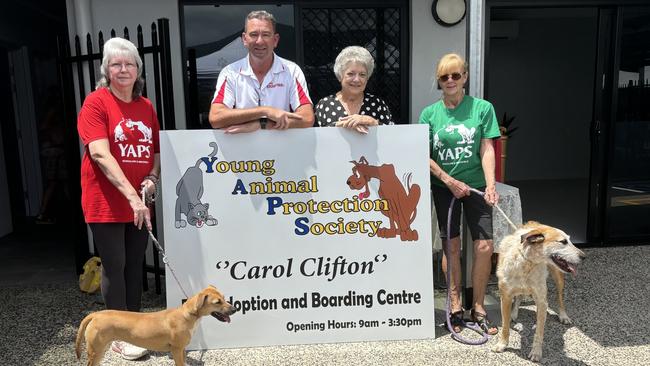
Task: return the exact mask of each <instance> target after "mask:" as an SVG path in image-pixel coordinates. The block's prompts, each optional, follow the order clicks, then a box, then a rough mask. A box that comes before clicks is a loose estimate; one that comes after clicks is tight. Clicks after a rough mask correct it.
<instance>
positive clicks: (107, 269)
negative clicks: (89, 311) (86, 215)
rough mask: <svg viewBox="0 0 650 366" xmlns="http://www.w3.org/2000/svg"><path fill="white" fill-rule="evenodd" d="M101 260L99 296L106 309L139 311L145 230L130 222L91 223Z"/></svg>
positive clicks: (146, 237)
mask: <svg viewBox="0 0 650 366" xmlns="http://www.w3.org/2000/svg"><path fill="white" fill-rule="evenodd" d="M89 225H90V230H91V231H92V233H93V240H94V242H95V246H96V248H97V250H98V251H99V256H100V258H101V259H102V286H101V287H102V296H103V297H104V302H105V303H106V308H107V309H114V310H129V311H140V305H141V297H142V265H143V261H144V253H145V250H146V249H147V243H148V235H147V234H148V233H147V230H146V229H145V228H144V227H143V228H142V230H138V228H137V227H136V226H135V225H133V223H91V224H89Z"/></svg>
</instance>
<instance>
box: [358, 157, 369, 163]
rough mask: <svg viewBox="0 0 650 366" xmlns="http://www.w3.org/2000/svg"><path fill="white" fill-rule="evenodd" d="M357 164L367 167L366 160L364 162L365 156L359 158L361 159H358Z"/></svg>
mask: <svg viewBox="0 0 650 366" xmlns="http://www.w3.org/2000/svg"><path fill="white" fill-rule="evenodd" d="M359 163H361V164H365V165H368V160H366V157H365V156H361V158H359Z"/></svg>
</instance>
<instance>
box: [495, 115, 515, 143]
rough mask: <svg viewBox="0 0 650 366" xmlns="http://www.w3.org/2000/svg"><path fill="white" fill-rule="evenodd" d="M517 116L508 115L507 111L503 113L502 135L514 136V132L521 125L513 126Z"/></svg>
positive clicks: (500, 128)
mask: <svg viewBox="0 0 650 366" xmlns="http://www.w3.org/2000/svg"><path fill="white" fill-rule="evenodd" d="M515 118H516V117H515V116H511V117H508V114H507V113H505V112H504V113H503V117H501V120H500V121H499V131H500V132H501V136H505V137H508V138H510V137H512V134H513V133H514V132H515V131H517V129H518V128H519V127H511V125H512V122H513V121H514V120H515Z"/></svg>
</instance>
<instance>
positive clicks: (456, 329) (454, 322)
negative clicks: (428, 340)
mask: <svg viewBox="0 0 650 366" xmlns="http://www.w3.org/2000/svg"><path fill="white" fill-rule="evenodd" d="M464 312H465V311H464V310H462V309H461V310H458V311H455V312H453V313H450V314H449V321H450V323H451V326H452V328H453V331H452V329H449V331H450V332H452V333H460V332H461V331H462V330H463V314H464Z"/></svg>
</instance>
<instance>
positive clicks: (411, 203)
mask: <svg viewBox="0 0 650 366" xmlns="http://www.w3.org/2000/svg"><path fill="white" fill-rule="evenodd" d="M411 178H413V173H406V174H404V176H403V177H402V181H403V182H404V187H405V188H406V197H408V202H407V203H408V211H410V212H412V213H411V217H409V224H412V223H413V221H415V217H416V216H417V214H418V209H417V205H418V201H419V200H420V193H421V192H420V185H418V184H411Z"/></svg>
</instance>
